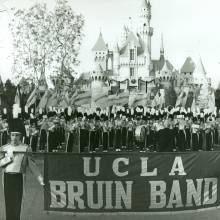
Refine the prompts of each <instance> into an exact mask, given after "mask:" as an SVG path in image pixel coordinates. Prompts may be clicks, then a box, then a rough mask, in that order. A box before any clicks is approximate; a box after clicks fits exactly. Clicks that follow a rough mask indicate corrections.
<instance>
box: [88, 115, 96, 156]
mask: <svg viewBox="0 0 220 220" xmlns="http://www.w3.org/2000/svg"><path fill="white" fill-rule="evenodd" d="M95 138H96V129H95V119H94V116H93V115H90V116H89V152H93V153H94V152H95V148H96V145H95V144H96V143H95Z"/></svg>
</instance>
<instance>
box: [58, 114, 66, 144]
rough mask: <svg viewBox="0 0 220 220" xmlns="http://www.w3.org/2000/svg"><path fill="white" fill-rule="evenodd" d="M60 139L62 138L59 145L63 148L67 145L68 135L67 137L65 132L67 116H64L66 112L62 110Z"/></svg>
mask: <svg viewBox="0 0 220 220" xmlns="http://www.w3.org/2000/svg"><path fill="white" fill-rule="evenodd" d="M58 128H59V137H60V138H59V139H60V141H59V142H60V143H59V146H60V148H62V147H63V146H64V145H65V142H66V137H65V133H66V122H65V117H64V113H63V112H61V115H60V122H59V127H58Z"/></svg>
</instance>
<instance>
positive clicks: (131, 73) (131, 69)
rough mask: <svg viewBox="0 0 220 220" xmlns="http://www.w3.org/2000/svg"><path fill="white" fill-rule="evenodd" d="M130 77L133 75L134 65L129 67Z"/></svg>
mask: <svg viewBox="0 0 220 220" xmlns="http://www.w3.org/2000/svg"><path fill="white" fill-rule="evenodd" d="M130 77H134V67H130Z"/></svg>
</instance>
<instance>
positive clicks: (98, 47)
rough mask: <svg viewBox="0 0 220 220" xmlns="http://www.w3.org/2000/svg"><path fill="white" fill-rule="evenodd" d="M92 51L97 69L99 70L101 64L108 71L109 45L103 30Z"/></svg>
mask: <svg viewBox="0 0 220 220" xmlns="http://www.w3.org/2000/svg"><path fill="white" fill-rule="evenodd" d="M92 51H93V52H94V61H95V69H96V70H97V71H99V66H101V67H102V69H103V70H104V71H106V59H107V54H108V47H107V45H106V44H105V41H104V39H103V37H102V33H101V32H100V34H99V38H98V40H97V41H96V43H95V46H94V47H93V48H92Z"/></svg>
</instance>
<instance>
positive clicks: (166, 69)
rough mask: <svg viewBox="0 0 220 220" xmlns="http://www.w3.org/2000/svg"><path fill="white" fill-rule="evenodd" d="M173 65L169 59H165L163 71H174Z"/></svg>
mask: <svg viewBox="0 0 220 220" xmlns="http://www.w3.org/2000/svg"><path fill="white" fill-rule="evenodd" d="M172 69H173V68H172V66H171V65H170V64H169V62H168V61H167V60H165V62H164V65H163V68H162V70H161V72H170V71H172Z"/></svg>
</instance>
